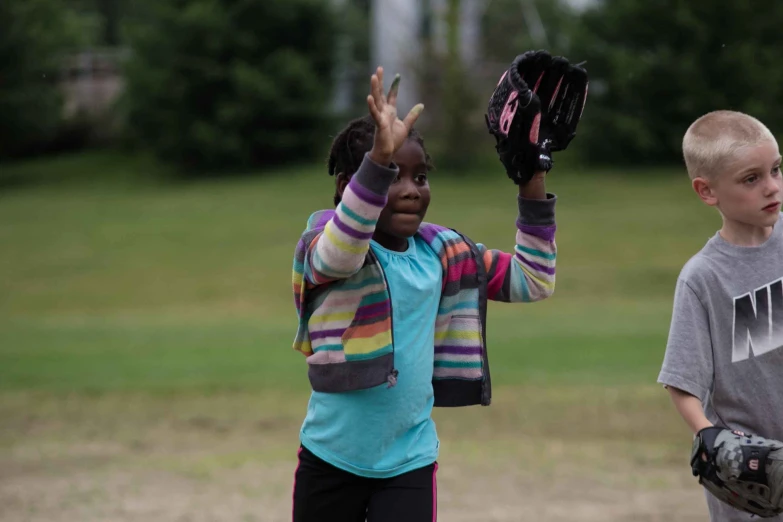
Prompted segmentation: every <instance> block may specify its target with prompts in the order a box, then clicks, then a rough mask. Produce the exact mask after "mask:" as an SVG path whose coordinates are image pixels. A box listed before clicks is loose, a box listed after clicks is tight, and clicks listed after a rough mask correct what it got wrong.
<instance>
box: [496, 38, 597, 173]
mask: <svg viewBox="0 0 783 522" xmlns="http://www.w3.org/2000/svg"><path fill="white" fill-rule="evenodd" d="M587 84H588V82H587V72H586V71H585V70H584V69H583V68H581V67H579V66H578V65H571V64H569V63H568V60H566V59H565V58H563V57H560V56H557V57H554V58H553V57H552V56H550V54H549V53H548V52H546V51H528V52H526V53H524V54H521V55H519V56H517V57H516V58H515V59H514V61H513V63H512V64H511V67H509V68H508V70H506V72H504V73H503V75H502V76H501V78H500V81H499V82H498V84H497V86H496V87H495V91H494V92H493V93H492V96H491V97H490V99H489V106H488V108H487V113H486V115H485V119H486V122H487V128H488V129H489V133H490V134H492V135H493V136H495V139H496V141H497V143H496V145H495V148H496V149H497V151H498V156H499V157H500V161H501V162H502V163H503V166H504V167H505V168H506V173H507V174H508V176H509V178H511V179H512V180H513V181H514V183H516V184H518V185H519V184H525V183H527V182H528V181H529V180H530V178H531V177H532V176H533V173H535V172H536V171H547V172H548V171H549V170H550V169H551V168H552V165H553V160H552V154H551V153H552V152H553V151H560V150H565V149H566V147H568V144H569V143H570V142H571V140H572V139H573V138H574V136H575V135H576V127H577V124H578V123H579V120H580V118H581V117H582V111H583V110H584V105H585V99H586V98H587Z"/></svg>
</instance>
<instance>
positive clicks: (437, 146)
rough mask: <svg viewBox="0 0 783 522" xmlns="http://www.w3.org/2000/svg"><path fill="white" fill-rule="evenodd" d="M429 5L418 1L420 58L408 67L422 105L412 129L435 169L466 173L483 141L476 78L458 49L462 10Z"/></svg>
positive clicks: (452, 1)
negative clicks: (417, 132) (420, 136)
mask: <svg viewBox="0 0 783 522" xmlns="http://www.w3.org/2000/svg"><path fill="white" fill-rule="evenodd" d="M435 4H436V3H435V2H433V1H432V0H423V1H422V3H421V9H422V14H423V16H422V20H421V24H422V25H421V42H422V54H421V59H420V60H417V61H416V62H415V63H412V64H411V65H412V67H413V69H414V71H415V74H416V77H417V82H418V86H419V89H418V90H419V96H420V100H421V101H422V102H423V103H424V106H425V107H426V109H425V111H424V113H423V117H422V119H421V123H419V124H418V126H419V128H420V129H422V130H423V132H424V135H425V136H427V147H428V149H430V152H431V154H432V155H433V157H434V158H435V164H436V165H437V166H438V168H441V167H442V168H444V169H446V170H448V171H450V172H455V173H459V172H461V171H467V170H470V168H471V167H472V166H473V165H474V163H475V162H476V160H477V158H478V156H479V154H481V152H482V151H485V150H487V149H486V145H487V144H488V143H489V141H488V140H487V139H486V138H487V133H486V127H485V126H484V120H483V110H484V107H482V106H481V103H480V101H479V97H478V96H477V90H476V85H477V84H478V83H479V82H478V80H479V76H478V75H477V74H476V71H475V69H474V67H473V66H474V65H475V64H470V63H467V59H466V56H465V53H464V49H463V42H462V39H463V34H462V32H463V30H464V27H463V26H462V23H463V18H464V8H465V7H466V6H465V5H464V3H463V2H462V1H461V0H446V1H445V2H443V4H442V5H441V6H437V7H440V8H441V9H436V5H435ZM482 138H484V140H483V141H482Z"/></svg>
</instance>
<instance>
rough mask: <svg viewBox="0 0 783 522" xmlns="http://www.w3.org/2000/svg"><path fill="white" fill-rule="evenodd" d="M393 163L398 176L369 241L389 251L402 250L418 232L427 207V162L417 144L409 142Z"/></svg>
mask: <svg viewBox="0 0 783 522" xmlns="http://www.w3.org/2000/svg"><path fill="white" fill-rule="evenodd" d="M393 161H394V163H396V164H397V166H398V167H399V169H400V173H399V174H398V176H397V179H395V180H394V183H392V186H391V188H390V189H389V196H388V200H387V202H386V206H385V207H384V209H383V211H381V215H380V217H379V218H378V224H377V225H376V227H375V235H374V236H373V239H375V240H376V241H377V242H378V243H380V244H381V245H383V246H384V247H386V248H389V249H390V250H400V249H402V250H404V249H405V248H406V247H407V238H409V237H411V236H413V235H414V234H415V233H416V231H418V230H419V226H420V225H421V222H422V221H423V220H424V216H425V215H426V214H427V208H428V207H429V206H430V185H429V181H428V180H427V159H426V156H425V154H424V149H422V147H421V145H419V144H418V143H416V142H415V141H414V140H410V139H409V140H407V141H406V142H405V144H404V145H403V146H402V147H401V148H400V150H398V151H397V152H396V153H395V154H394V158H393Z"/></svg>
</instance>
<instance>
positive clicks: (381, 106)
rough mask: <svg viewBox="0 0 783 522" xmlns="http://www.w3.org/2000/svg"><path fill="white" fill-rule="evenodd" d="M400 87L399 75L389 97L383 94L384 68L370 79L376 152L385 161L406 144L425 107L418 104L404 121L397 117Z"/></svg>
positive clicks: (370, 102)
mask: <svg viewBox="0 0 783 522" xmlns="http://www.w3.org/2000/svg"><path fill="white" fill-rule="evenodd" d="M399 87H400V75H397V76H396V77H395V78H394V81H393V82H392V85H391V88H390V89H389V95H388V96H385V95H384V94H383V68H382V67H378V69H377V71H376V73H375V74H373V75H372V78H371V79H370V94H369V95H367V106H368V107H369V109H370V114H371V115H372V117H373V120H375V142H374V144H373V149H374V152H375V153H376V154H377V155H378V156H379V157H382V158H384V159H388V160H389V161H391V157H392V156H393V155H394V153H395V152H397V150H399V149H400V147H402V145H403V143H405V140H406V138H407V137H408V134H409V133H410V130H411V128H412V127H413V125H414V123H416V120H417V119H418V118H419V114H421V111H422V110H423V109H424V105H422V104H418V105H416V106H415V107H413V108H412V109H411V111H410V112H409V113H408V115H407V116H405V119H404V120H400V119H399V118H398V117H397V91H398V90H399Z"/></svg>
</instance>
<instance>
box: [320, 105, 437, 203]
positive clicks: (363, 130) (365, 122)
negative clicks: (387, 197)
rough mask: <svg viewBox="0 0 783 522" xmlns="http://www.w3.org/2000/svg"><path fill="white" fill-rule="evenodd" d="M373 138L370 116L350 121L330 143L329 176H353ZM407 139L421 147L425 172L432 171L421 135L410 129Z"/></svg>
mask: <svg viewBox="0 0 783 522" xmlns="http://www.w3.org/2000/svg"><path fill="white" fill-rule="evenodd" d="M374 137H375V122H374V121H373V119H372V116H370V115H369V114H368V115H366V116H363V117H361V118H356V119H355V120H352V121H350V122H349V123H348V125H347V126H346V127H345V128H344V129H343V130H342V131H341V132H340V134H338V135H337V136H335V138H334V141H332V148H331V150H330V151H329V159H328V162H327V166H328V168H329V175H330V176H336V175H337V174H339V173H341V172H342V173H344V174H345V175H346V176H348V177H349V178H350V177H351V176H353V175H354V174H355V173H356V171H357V170H359V166H360V165H361V164H362V160H363V159H364V155H365V154H366V153H368V152H370V150H371V149H372V144H373V139H374ZM408 139H409V140H413V141H414V142H416V143H418V144H419V145H420V146H421V149H422V150H423V151H424V157H425V161H426V162H427V170H428V171H429V170H432V169H433V168H434V166H433V164H432V158H430V155H429V154H427V149H426V148H424V138H422V137H421V134H419V132H418V131H417V130H416V129H411V131H410V132H409V133H408ZM339 203H340V194H339V192H338V191H335V193H334V204H335V205H337V204H339Z"/></svg>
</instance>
